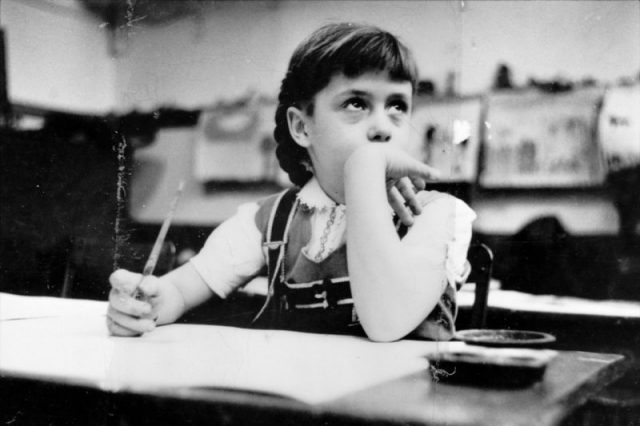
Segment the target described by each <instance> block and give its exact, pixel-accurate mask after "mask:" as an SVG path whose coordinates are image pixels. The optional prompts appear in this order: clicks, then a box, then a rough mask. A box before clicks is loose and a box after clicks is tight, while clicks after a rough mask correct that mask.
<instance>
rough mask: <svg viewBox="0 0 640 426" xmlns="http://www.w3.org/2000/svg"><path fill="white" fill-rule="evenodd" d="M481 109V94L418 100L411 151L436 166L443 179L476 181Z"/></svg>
mask: <svg viewBox="0 0 640 426" xmlns="http://www.w3.org/2000/svg"><path fill="white" fill-rule="evenodd" d="M481 110H482V100H481V98H479V97H474V98H459V99H458V98H456V99H448V100H428V101H424V102H418V103H417V104H416V106H415V109H414V112H413V117H412V126H411V128H412V132H411V137H410V140H409V145H408V146H407V150H408V152H409V153H410V154H411V155H413V156H414V158H419V159H420V160H421V161H423V162H424V163H426V164H429V165H431V166H433V167H435V168H437V169H438V170H439V171H440V173H441V177H440V179H438V180H439V181H440V182H474V181H475V180H476V176H477V173H478V150H479V146H480V143H479V137H480V120H481Z"/></svg>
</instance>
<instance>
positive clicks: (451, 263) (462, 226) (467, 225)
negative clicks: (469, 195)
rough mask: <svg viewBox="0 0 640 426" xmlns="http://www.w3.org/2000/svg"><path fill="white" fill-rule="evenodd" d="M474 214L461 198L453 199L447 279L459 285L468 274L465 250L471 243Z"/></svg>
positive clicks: (469, 270) (469, 269) (468, 267)
mask: <svg viewBox="0 0 640 426" xmlns="http://www.w3.org/2000/svg"><path fill="white" fill-rule="evenodd" d="M475 219H476V214H475V212H474V211H473V210H471V208H470V207H469V206H468V205H467V204H466V203H465V202H464V201H462V200H459V199H457V198H456V199H455V202H454V221H453V238H452V239H451V240H450V241H449V242H448V243H447V260H446V269H447V281H448V282H449V283H450V284H455V285H456V286H460V285H462V284H463V283H464V281H465V280H466V279H467V277H468V276H469V273H470V272H471V265H469V262H468V261H467V251H468V250H469V244H470V243H471V234H472V229H473V228H472V223H473V221H474V220H475Z"/></svg>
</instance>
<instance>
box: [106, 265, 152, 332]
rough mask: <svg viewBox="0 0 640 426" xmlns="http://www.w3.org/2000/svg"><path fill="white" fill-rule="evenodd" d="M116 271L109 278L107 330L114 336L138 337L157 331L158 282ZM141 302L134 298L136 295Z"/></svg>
mask: <svg viewBox="0 0 640 426" xmlns="http://www.w3.org/2000/svg"><path fill="white" fill-rule="evenodd" d="M141 279H142V274H137V273H134V272H130V271H127V270H124V269H119V270H117V271H115V272H113V273H112V274H111V276H110V277H109V282H110V284H111V292H110V293H109V308H108V310H107V328H108V329H109V333H110V334H112V335H115V336H139V335H141V334H143V333H145V332H148V331H151V330H153V329H154V328H155V327H156V321H157V318H158V301H159V299H160V298H159V290H160V286H159V285H158V284H159V279H158V278H157V277H154V276H147V277H145V278H144V280H142V282H141ZM138 290H140V292H141V293H142V294H143V295H144V298H143V299H144V300H139V299H137V298H136V294H137V291H138Z"/></svg>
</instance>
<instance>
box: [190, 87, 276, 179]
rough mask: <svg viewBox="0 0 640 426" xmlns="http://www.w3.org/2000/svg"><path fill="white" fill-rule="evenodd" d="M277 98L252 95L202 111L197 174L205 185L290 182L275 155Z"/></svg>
mask: <svg viewBox="0 0 640 426" xmlns="http://www.w3.org/2000/svg"><path fill="white" fill-rule="evenodd" d="M275 109H276V104H275V100H272V99H268V98H264V97H261V96H259V95H252V96H249V97H247V98H244V99H240V100H238V101H236V102H233V103H221V104H219V105H217V106H215V107H213V108H211V109H204V110H203V111H202V113H201V114H200V119H199V121H198V126H197V128H196V136H195V141H194V145H193V146H194V148H193V149H194V171H193V173H194V177H195V179H196V180H197V181H199V182H201V183H204V184H211V183H213V184H215V183H218V184H220V183H223V184H224V183H231V184H234V185H237V184H240V185H242V184H245V185H247V186H248V185H250V184H265V183H271V184H276V185H280V186H285V185H287V184H288V177H287V176H286V174H285V173H284V172H282V171H281V169H280V167H279V165H278V161H277V159H276V155H275V148H276V143H275V140H274V139H273V126H274V114H275Z"/></svg>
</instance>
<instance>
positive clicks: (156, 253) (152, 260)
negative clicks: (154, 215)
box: [135, 180, 184, 299]
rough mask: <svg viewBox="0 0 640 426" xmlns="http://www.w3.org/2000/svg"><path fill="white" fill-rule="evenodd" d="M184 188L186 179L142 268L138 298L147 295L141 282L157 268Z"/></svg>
mask: <svg viewBox="0 0 640 426" xmlns="http://www.w3.org/2000/svg"><path fill="white" fill-rule="evenodd" d="M183 189H184V181H183V180H182V181H180V184H179V185H178V190H177V191H176V195H175V196H174V197H173V200H172V201H171V206H170V207H169V212H168V213H167V216H166V217H165V218H164V221H163V222H162V226H161V227H160V232H158V236H157V237H156V242H155V243H154V244H153V248H152V249H151V254H150V255H149V258H148V259H147V263H145V265H144V269H143V270H142V278H140V282H139V283H138V287H137V288H136V294H135V297H136V299H144V298H145V296H144V294H143V293H142V291H140V284H141V283H142V281H143V280H144V279H145V278H146V277H148V276H149V275H151V274H153V271H154V270H155V269H156V264H157V263H158V258H159V257H160V251H161V250H162V245H163V244H164V240H165V238H166V237H167V232H168V231H169V226H171V220H173V213H174V212H175V211H176V206H177V205H178V200H179V199H180V195H181V194H182V190H183Z"/></svg>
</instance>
